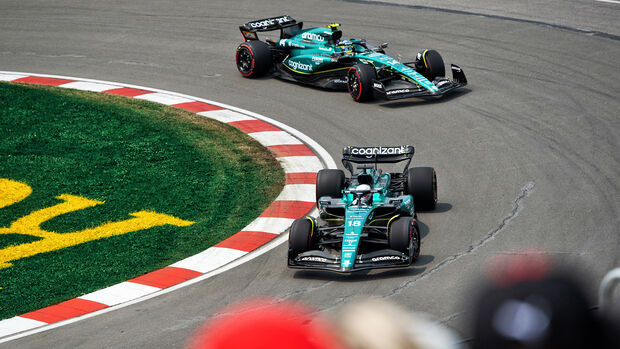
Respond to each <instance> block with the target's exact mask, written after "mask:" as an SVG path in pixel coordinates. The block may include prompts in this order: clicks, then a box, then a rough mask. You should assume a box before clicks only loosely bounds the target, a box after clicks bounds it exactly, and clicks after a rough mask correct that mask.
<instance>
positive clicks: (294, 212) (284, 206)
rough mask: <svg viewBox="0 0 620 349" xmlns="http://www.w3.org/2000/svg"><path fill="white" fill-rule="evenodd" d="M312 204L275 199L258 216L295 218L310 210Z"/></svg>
mask: <svg viewBox="0 0 620 349" xmlns="http://www.w3.org/2000/svg"><path fill="white" fill-rule="evenodd" d="M313 206H314V202H305V201H284V200H283V201H275V202H273V203H272V204H271V205H269V207H267V209H266V210H265V212H263V214H261V215H260V216H261V217H276V218H292V219H297V218H301V217H303V216H305V215H306V213H308V212H310V210H311V209H312V207H313Z"/></svg>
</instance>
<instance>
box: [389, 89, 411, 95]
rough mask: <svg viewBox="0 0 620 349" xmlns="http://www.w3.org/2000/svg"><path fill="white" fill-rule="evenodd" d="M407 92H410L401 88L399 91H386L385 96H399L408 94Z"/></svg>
mask: <svg viewBox="0 0 620 349" xmlns="http://www.w3.org/2000/svg"><path fill="white" fill-rule="evenodd" d="M409 92H411V90H410V89H408V88H402V89H399V90H392V91H387V94H388V95H395V94H399V93H409Z"/></svg>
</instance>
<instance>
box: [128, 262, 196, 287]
mask: <svg viewBox="0 0 620 349" xmlns="http://www.w3.org/2000/svg"><path fill="white" fill-rule="evenodd" d="M201 274H202V273H199V272H197V271H193V270H189V269H184V268H176V267H165V268H163V269H159V270H155V271H153V272H150V273H147V274H144V275H142V276H138V277H136V278H133V279H131V280H128V281H127V282H133V283H136V284H141V285H146V286H153V287H158V288H166V287H170V286H172V285H176V284H180V283H181V282H183V281H186V280H189V279H193V278H195V277H196V276H198V275H201Z"/></svg>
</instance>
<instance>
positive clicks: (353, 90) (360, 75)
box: [347, 64, 377, 102]
mask: <svg viewBox="0 0 620 349" xmlns="http://www.w3.org/2000/svg"><path fill="white" fill-rule="evenodd" d="M376 78H377V72H376V71H375V68H374V67H373V66H371V65H370V64H356V65H354V66H352V67H351V68H349V71H348V72H347V89H348V90H349V94H350V95H351V98H353V100H354V101H356V102H364V101H369V100H371V99H372V98H373V96H374V93H373V90H372V80H374V79H376Z"/></svg>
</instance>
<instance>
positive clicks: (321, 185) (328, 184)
mask: <svg viewBox="0 0 620 349" xmlns="http://www.w3.org/2000/svg"><path fill="white" fill-rule="evenodd" d="M344 180H345V177H344V172H343V171H342V170H334V169H324V170H320V171H319V173H317V174H316V201H317V203H318V201H319V199H320V198H321V196H330V197H332V198H341V197H342V188H343V187H344ZM317 207H318V204H317Z"/></svg>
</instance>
